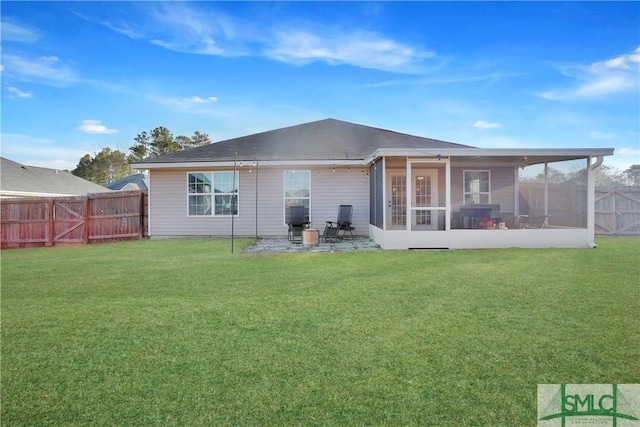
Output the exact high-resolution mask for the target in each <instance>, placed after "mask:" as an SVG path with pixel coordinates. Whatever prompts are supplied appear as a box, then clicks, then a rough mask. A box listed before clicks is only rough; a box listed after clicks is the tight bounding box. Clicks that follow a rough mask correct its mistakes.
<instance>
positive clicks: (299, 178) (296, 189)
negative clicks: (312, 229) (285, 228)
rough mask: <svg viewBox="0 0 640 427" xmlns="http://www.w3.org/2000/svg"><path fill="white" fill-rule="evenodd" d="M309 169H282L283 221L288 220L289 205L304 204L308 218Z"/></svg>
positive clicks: (307, 217) (309, 200)
mask: <svg viewBox="0 0 640 427" xmlns="http://www.w3.org/2000/svg"><path fill="white" fill-rule="evenodd" d="M310 202H311V171H284V222H285V224H286V223H287V222H288V221H289V206H304V209H305V213H306V219H307V220H308V221H310V218H309V206H310V204H311V203H310Z"/></svg>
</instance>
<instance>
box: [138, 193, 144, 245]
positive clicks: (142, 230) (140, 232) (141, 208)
mask: <svg viewBox="0 0 640 427" xmlns="http://www.w3.org/2000/svg"><path fill="white" fill-rule="evenodd" d="M139 227H140V228H139V230H138V236H140V238H141V239H142V238H143V237H144V191H140V226H139Z"/></svg>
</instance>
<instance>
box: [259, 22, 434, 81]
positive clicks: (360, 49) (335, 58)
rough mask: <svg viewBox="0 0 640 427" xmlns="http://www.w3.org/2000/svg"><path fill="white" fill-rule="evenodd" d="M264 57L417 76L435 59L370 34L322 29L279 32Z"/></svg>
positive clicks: (420, 51)
mask: <svg viewBox="0 0 640 427" xmlns="http://www.w3.org/2000/svg"><path fill="white" fill-rule="evenodd" d="M265 53H266V54H267V56H269V57H271V58H274V59H277V60H279V61H283V62H289V63H294V64H305V63H309V62H312V61H324V62H326V63H328V64H349V65H354V66H357V67H362V68H373V69H378V70H386V71H398V72H419V71H420V70H421V65H420V64H421V62H422V61H423V60H424V59H426V58H432V57H434V56H435V54H434V53H433V52H428V51H423V50H419V49H415V48H412V47H410V46H407V45H403V44H401V43H398V42H396V41H394V40H391V39H389V38H386V37H384V36H380V35H378V34H374V33H369V32H358V31H354V32H350V33H336V32H332V31H331V30H330V29H324V30H323V31H318V32H316V33H314V32H311V31H309V30H296V29H287V30H283V31H278V32H277V33H276V37H275V39H274V43H273V45H272V46H271V47H269V48H267V49H266V51H265Z"/></svg>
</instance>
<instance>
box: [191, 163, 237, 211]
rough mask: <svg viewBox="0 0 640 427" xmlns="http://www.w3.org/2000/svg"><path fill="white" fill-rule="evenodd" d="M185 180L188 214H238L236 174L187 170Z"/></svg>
mask: <svg viewBox="0 0 640 427" xmlns="http://www.w3.org/2000/svg"><path fill="white" fill-rule="evenodd" d="M234 176H235V179H234ZM187 180H188V190H187V191H188V195H189V196H188V197H189V202H188V203H189V216H229V215H237V214H238V174H236V173H234V172H189V173H188V178H187Z"/></svg>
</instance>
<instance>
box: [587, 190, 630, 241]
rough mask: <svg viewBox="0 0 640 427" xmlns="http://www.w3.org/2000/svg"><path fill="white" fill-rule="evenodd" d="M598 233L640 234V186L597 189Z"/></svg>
mask: <svg viewBox="0 0 640 427" xmlns="http://www.w3.org/2000/svg"><path fill="white" fill-rule="evenodd" d="M595 214H596V220H595V223H596V224H595V225H596V229H595V230H596V234H600V235H614V236H615V235H618V236H639V235H640V188H638V187H628V188H625V187H622V188H615V189H613V190H606V191H605V190H596V197H595Z"/></svg>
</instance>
